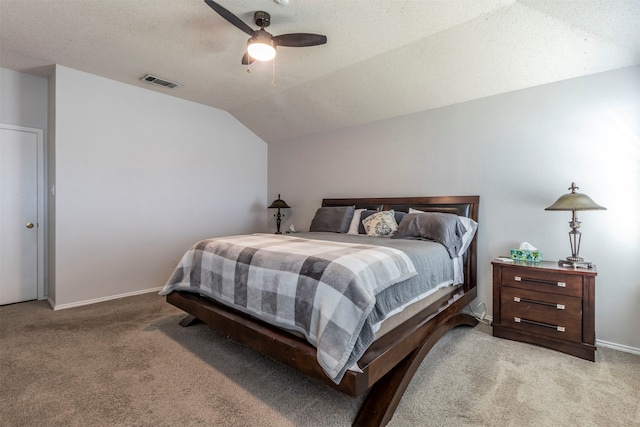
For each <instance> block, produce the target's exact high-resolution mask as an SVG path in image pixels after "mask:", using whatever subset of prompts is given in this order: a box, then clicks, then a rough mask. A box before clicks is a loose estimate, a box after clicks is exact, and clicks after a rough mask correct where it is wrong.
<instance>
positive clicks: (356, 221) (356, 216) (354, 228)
mask: <svg viewBox="0 0 640 427" xmlns="http://www.w3.org/2000/svg"><path fill="white" fill-rule="evenodd" d="M365 210H366V209H356V210H355V211H353V219H352V220H351V225H349V231H347V234H358V227H360V217H361V216H362V212H363V211H365Z"/></svg>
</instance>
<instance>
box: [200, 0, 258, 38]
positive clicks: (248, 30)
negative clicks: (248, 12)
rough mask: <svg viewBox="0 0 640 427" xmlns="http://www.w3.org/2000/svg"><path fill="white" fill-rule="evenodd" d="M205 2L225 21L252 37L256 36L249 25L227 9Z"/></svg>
mask: <svg viewBox="0 0 640 427" xmlns="http://www.w3.org/2000/svg"><path fill="white" fill-rule="evenodd" d="M204 2H205V3H206V4H208V5H209V7H210V8H211V9H213V10H215V11H216V12H218V15H220V16H222V17H223V18H224V19H226V20H227V21H229V22H230V23H231V24H233V25H234V26H235V27H237V28H239V29H240V30H242V31H244V32H245V33H247V34H249V35H250V36H253V35H254V33H255V31H254V29H253V28H251V27H250V26H249V25H247V24H245V22H244V21H243V20H242V19H240V18H238V17H237V16H236V15H234V14H233V13H231V12H229V11H228V10H227V9H225V8H224V7H222V6H220V5H219V4H218V3H216V2H214V1H212V0H204Z"/></svg>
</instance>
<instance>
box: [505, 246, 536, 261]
mask: <svg viewBox="0 0 640 427" xmlns="http://www.w3.org/2000/svg"><path fill="white" fill-rule="evenodd" d="M510 258H511V259H513V260H516V261H529V262H540V261H542V252H540V251H538V250H535V251H529V250H526V249H511V257H510Z"/></svg>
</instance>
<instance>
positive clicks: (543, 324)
mask: <svg viewBox="0 0 640 427" xmlns="http://www.w3.org/2000/svg"><path fill="white" fill-rule="evenodd" d="M513 321H514V322H516V323H528V324H529V325H536V326H542V327H544V328H551V329H555V330H556V331H558V332H565V328H564V326H556V325H550V324H548V323H542V322H534V321H533V320H527V319H521V318H520V317H514V318H513Z"/></svg>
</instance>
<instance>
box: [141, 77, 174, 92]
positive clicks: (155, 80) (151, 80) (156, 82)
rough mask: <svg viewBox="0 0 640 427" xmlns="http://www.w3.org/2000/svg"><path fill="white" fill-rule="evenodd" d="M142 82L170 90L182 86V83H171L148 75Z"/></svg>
mask: <svg viewBox="0 0 640 427" xmlns="http://www.w3.org/2000/svg"><path fill="white" fill-rule="evenodd" d="M140 80H142V81H143V82H147V83H151V84H152V85H158V86H164V87H168V88H169V89H173V88H176V87H178V86H182V85H181V84H180V83H174V82H170V81H169V80H166V79H161V78H160V77H156V76H152V75H151V74H147V75H146V76H144V77H143V78H141V79H140Z"/></svg>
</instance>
